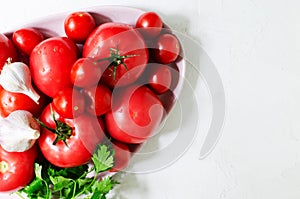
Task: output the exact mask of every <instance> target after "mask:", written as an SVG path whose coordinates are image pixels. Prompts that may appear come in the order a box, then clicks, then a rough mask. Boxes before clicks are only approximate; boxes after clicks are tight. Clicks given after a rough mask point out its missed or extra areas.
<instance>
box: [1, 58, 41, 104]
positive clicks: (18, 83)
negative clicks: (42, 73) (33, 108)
mask: <svg viewBox="0 0 300 199" xmlns="http://www.w3.org/2000/svg"><path fill="white" fill-rule="evenodd" d="M0 85H1V86H2V87H3V88H4V89H5V90H7V91H9V92H14V93H23V94H25V95H27V96H28V97H30V98H31V99H32V100H33V101H35V102H36V103H37V104H38V100H39V98H40V96H39V94H38V93H37V92H36V91H35V90H34V89H33V87H32V84H31V74H30V70H29V68H28V66H27V65H26V64H24V63H22V62H13V63H10V61H9V60H8V61H7V63H6V64H5V65H4V67H3V69H2V71H1V74H0Z"/></svg>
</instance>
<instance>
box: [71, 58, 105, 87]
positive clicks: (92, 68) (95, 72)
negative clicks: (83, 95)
mask: <svg viewBox="0 0 300 199" xmlns="http://www.w3.org/2000/svg"><path fill="white" fill-rule="evenodd" d="M103 63H105V62H101V63H97V62H95V61H93V59H90V58H79V59H78V60H77V61H76V62H75V63H74V64H73V66H72V68H71V76H70V78H71V81H72V83H73V84H74V85H75V86H77V87H81V88H85V87H91V86H94V85H96V84H97V83H98V82H99V81H100V78H101V75H102V68H103V67H101V64H103ZM106 66H107V65H106Z"/></svg>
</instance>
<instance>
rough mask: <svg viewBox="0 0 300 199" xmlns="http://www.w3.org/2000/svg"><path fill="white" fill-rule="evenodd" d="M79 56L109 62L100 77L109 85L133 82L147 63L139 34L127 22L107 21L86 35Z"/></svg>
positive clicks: (144, 48)
mask: <svg viewBox="0 0 300 199" xmlns="http://www.w3.org/2000/svg"><path fill="white" fill-rule="evenodd" d="M83 57H93V58H94V59H96V60H98V61H99V62H101V61H107V60H108V61H109V66H108V67H107V68H106V69H105V71H104V73H103V76H102V80H103V82H104V83H105V84H107V85H108V86H110V87H114V86H116V85H118V86H125V85H128V84H130V83H132V82H134V81H136V80H137V79H138V78H139V77H140V76H141V74H142V73H143V71H144V70H145V67H146V64H147V62H148V58H149V55H148V49H147V46H146V44H145V41H144V39H143V38H142V36H141V34H140V33H139V32H138V31H137V30H136V29H134V28H133V27H132V26H130V25H128V24H121V23H116V22H107V23H104V24H102V25H100V26H98V27H97V28H96V29H95V30H94V31H93V32H92V33H91V34H90V36H89V37H88V38H87V40H86V42H85V44H84V47H83Z"/></svg>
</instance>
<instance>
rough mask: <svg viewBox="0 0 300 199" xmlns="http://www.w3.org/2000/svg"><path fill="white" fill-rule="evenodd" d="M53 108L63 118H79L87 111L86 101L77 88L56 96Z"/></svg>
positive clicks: (68, 89) (65, 90)
mask: <svg viewBox="0 0 300 199" xmlns="http://www.w3.org/2000/svg"><path fill="white" fill-rule="evenodd" d="M53 108H54V110H55V111H56V112H57V113H58V114H60V115H61V116H62V117H65V118H74V117H78V116H79V115H81V114H82V113H83V112H84V110H85V99H84V96H83V94H82V93H80V92H79V91H78V90H77V89H76V88H67V89H64V90H62V91H59V92H58V93H57V94H56V95H55V97H54V98H53Z"/></svg>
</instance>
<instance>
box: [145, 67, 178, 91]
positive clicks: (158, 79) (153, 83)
mask: <svg viewBox="0 0 300 199" xmlns="http://www.w3.org/2000/svg"><path fill="white" fill-rule="evenodd" d="M147 68H148V72H147V83H148V84H149V86H150V87H151V89H152V90H154V91H155V92H156V93H157V94H162V93H164V92H166V91H167V90H168V89H169V88H170V86H171V82H172V73H171V69H170V67H169V66H166V65H163V64H157V63H152V64H149V65H148V66H147Z"/></svg>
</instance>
